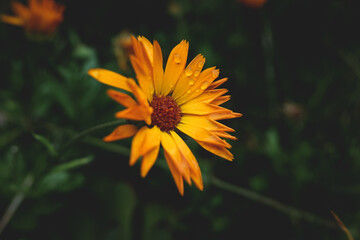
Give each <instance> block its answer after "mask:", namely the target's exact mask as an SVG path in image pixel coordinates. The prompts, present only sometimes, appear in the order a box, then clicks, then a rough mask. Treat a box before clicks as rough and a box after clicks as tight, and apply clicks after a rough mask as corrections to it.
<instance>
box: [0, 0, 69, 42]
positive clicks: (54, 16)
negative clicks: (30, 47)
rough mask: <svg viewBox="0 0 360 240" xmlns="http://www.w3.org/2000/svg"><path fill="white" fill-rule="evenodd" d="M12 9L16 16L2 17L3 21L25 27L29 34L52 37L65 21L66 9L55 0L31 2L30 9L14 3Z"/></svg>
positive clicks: (33, 0) (34, 0)
mask: <svg viewBox="0 0 360 240" xmlns="http://www.w3.org/2000/svg"><path fill="white" fill-rule="evenodd" d="M12 9H13V11H14V13H15V15H16V16H8V15H0V17H1V21H3V22H6V23H9V24H13V25H16V26H23V27H24V29H25V30H26V32H28V33H34V34H42V35H50V34H52V33H54V32H55V30H56V28H57V26H58V25H59V24H60V23H61V22H62V21H63V12H64V10H65V7H64V6H63V5H61V4H57V3H56V2H54V0H29V1H28V7H27V6H25V5H23V4H21V3H19V2H16V1H14V2H12Z"/></svg>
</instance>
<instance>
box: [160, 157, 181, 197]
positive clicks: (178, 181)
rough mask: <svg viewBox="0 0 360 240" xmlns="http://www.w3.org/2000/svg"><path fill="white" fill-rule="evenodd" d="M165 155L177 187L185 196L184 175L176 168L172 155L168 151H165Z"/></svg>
mask: <svg viewBox="0 0 360 240" xmlns="http://www.w3.org/2000/svg"><path fill="white" fill-rule="evenodd" d="M164 155H165V159H166V162H167V164H168V166H169V169H170V172H171V175H172V176H173V178H174V181H175V184H176V187H177V189H178V191H179V193H180V195H181V196H184V181H183V177H182V175H181V173H180V172H179V170H178V169H177V168H176V166H175V164H174V162H173V160H172V158H171V156H170V155H169V154H168V153H167V152H164Z"/></svg>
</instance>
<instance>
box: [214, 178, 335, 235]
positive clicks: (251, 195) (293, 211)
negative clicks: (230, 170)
mask: <svg viewBox="0 0 360 240" xmlns="http://www.w3.org/2000/svg"><path fill="white" fill-rule="evenodd" d="M211 182H212V183H213V184H214V185H215V186H216V187H218V188H220V189H223V190H227V191H229V192H232V193H235V194H237V195H240V196H243V197H245V198H248V199H250V200H252V201H254V202H258V203H261V204H264V205H266V206H269V207H271V208H274V209H276V210H278V211H280V212H283V213H285V214H287V215H289V216H290V217H293V218H297V219H303V220H305V221H308V222H310V223H315V224H318V225H321V226H324V227H328V228H332V229H337V225H336V224H335V223H334V222H332V221H330V220H327V219H324V218H322V217H319V216H316V215H314V214H313V213H309V212H305V211H302V210H299V209H297V208H294V207H291V206H287V205H285V204H283V203H281V202H278V201H276V200H273V199H271V198H268V197H264V196H262V195H260V194H258V193H255V192H252V191H250V190H247V189H245V188H242V187H239V186H235V185H233V184H230V183H227V182H224V181H222V180H220V179H218V178H215V177H212V178H211Z"/></svg>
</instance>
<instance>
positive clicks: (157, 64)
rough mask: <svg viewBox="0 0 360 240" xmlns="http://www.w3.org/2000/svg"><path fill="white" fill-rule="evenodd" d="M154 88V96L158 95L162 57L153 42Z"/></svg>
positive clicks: (161, 72)
mask: <svg viewBox="0 0 360 240" xmlns="http://www.w3.org/2000/svg"><path fill="white" fill-rule="evenodd" d="M153 51H154V63H153V64H154V88H155V93H156V95H159V94H160V92H161V87H162V82H163V78H164V70H163V57H162V52H161V48H160V45H159V43H158V42H157V41H156V40H155V41H154V47H153Z"/></svg>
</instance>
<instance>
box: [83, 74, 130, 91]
mask: <svg viewBox="0 0 360 240" xmlns="http://www.w3.org/2000/svg"><path fill="white" fill-rule="evenodd" d="M88 74H89V75H90V76H92V77H93V78H95V79H96V80H98V81H99V82H101V83H104V84H106V85H109V86H112V87H116V88H120V89H123V90H126V91H129V92H131V88H130V87H129V85H128V84H127V82H128V80H129V78H127V77H124V76H121V75H120V74H118V73H115V72H113V71H109V70H106V69H101V68H93V69H90V70H89V71H88Z"/></svg>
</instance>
